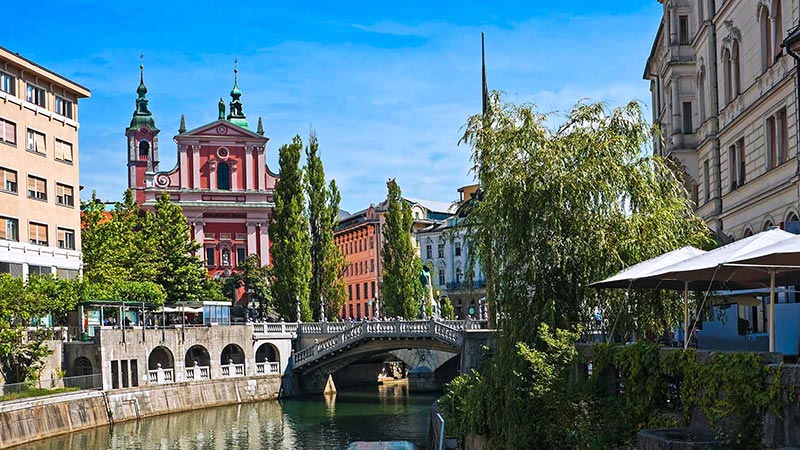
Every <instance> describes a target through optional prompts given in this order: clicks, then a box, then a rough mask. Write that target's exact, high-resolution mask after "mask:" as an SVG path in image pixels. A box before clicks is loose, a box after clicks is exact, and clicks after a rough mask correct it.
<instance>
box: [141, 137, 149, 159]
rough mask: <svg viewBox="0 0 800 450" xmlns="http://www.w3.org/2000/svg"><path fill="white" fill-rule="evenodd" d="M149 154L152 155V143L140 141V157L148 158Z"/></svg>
mask: <svg viewBox="0 0 800 450" xmlns="http://www.w3.org/2000/svg"><path fill="white" fill-rule="evenodd" d="M149 154H150V143H149V142H147V141H145V140H141V141H139V156H141V157H144V158H147V155H149Z"/></svg>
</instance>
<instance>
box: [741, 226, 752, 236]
mask: <svg viewBox="0 0 800 450" xmlns="http://www.w3.org/2000/svg"><path fill="white" fill-rule="evenodd" d="M752 235H753V230H751V229H750V228H748V229H746V230H744V235H743V236H742V237H746V238H748V237H750V236H752Z"/></svg>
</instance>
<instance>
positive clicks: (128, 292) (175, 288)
mask: <svg viewBox="0 0 800 450" xmlns="http://www.w3.org/2000/svg"><path fill="white" fill-rule="evenodd" d="M81 211H82V213H83V214H82V219H81V221H82V222H81V225H82V228H83V230H82V234H81V237H82V247H81V249H82V251H83V254H84V280H85V281H86V282H87V285H86V286H84V289H83V298H84V299H86V300H103V299H105V300H123V299H126V298H130V299H132V300H131V301H140V300H142V299H144V301H145V302H147V303H163V302H164V301H165V300H164V296H163V295H162V292H161V291H163V292H165V293H166V299H168V300H169V301H171V302H195V301H202V300H220V299H223V297H222V293H221V291H220V290H219V288H218V287H217V286H216V284H215V283H212V282H210V281H209V280H208V279H207V272H206V269H205V268H204V267H203V265H202V262H201V261H200V259H199V258H198V257H197V256H195V255H194V254H193V253H195V252H196V251H198V250H199V248H200V244H199V243H197V242H195V241H194V240H193V239H192V238H191V236H190V232H189V224H188V222H187V220H186V217H184V215H183V213H182V212H181V207H180V206H179V205H177V204H175V203H173V202H172V201H170V198H169V194H167V193H166V192H164V193H162V194H161V196H160V197H159V198H158V200H157V201H156V204H155V206H154V208H153V211H143V210H142V209H140V208H139V206H138V205H137V204H136V202H135V201H134V198H133V193H132V192H131V191H130V190H128V191H126V192H125V195H124V198H123V201H122V202H120V203H117V204H116V205H115V207H114V210H113V211H112V212H111V213H110V217H108V216H107V215H106V214H105V213H104V211H105V209H104V206H103V204H102V202H100V201H99V200H98V199H97V197H96V195H94V194H92V200H90V201H88V202H84V203H82V204H81ZM137 283H141V284H137ZM153 284H155V285H158V288H156V287H155V286H154V285H153ZM126 301H127V300H126Z"/></svg>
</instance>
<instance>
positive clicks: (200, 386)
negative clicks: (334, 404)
mask: <svg viewBox="0 0 800 450" xmlns="http://www.w3.org/2000/svg"><path fill="white" fill-rule="evenodd" d="M280 387H281V376H280V375H266V376H257V377H241V378H228V379H214V380H208V381H200V382H191V383H175V384H166V385H149V386H143V387H137V388H129V389H118V390H113V391H80V392H73V393H67V394H58V395H52V396H46V397H37V398H30V399H24V400H17V401H10V402H4V403H0V449H2V448H8V447H11V446H14V445H19V444H24V443H26V442H30V441H35V440H38V439H44V438H49V437H53V436H57V435H60V434H65V433H71V432H73V431H78V430H83V429H87V428H93V427H99V426H103V425H111V424H113V423H118V422H124V421H128V420H137V419H141V418H144V417H150V416H156V415H161V414H169V413H174V412H181V411H189V410H194V409H200V408H210V407H213V406H222V405H231V404H237V403H249V402H258V401H262V400H270V399H276V398H277V397H278V392H279V391H280Z"/></svg>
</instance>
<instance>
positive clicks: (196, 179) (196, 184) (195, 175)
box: [192, 145, 200, 189]
mask: <svg viewBox="0 0 800 450" xmlns="http://www.w3.org/2000/svg"><path fill="white" fill-rule="evenodd" d="M192 189H200V147H199V146H197V145H193V146H192Z"/></svg>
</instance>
